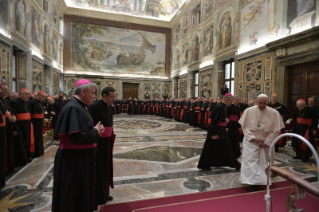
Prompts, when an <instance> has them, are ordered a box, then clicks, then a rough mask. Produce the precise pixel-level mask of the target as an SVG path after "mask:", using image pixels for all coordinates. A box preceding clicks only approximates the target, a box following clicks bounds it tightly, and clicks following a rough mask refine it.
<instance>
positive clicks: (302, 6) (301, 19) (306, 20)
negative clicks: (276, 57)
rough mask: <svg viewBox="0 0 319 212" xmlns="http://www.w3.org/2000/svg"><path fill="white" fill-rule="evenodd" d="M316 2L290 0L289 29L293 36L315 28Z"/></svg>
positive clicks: (311, 0) (310, 0) (313, 0)
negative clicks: (312, 27)
mask: <svg viewBox="0 0 319 212" xmlns="http://www.w3.org/2000/svg"><path fill="white" fill-rule="evenodd" d="M316 4H318V1H316V0H302V1H300V0H289V1H288V5H287V8H288V10H287V28H288V29H289V33H290V34H291V33H292V34H293V33H296V32H300V31H302V30H305V29H308V28H310V27H311V26H314V24H315V19H314V18H313V17H314V16H315V14H316ZM287 31H288V30H287Z"/></svg>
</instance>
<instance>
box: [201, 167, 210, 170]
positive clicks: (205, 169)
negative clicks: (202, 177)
mask: <svg viewBox="0 0 319 212" xmlns="http://www.w3.org/2000/svg"><path fill="white" fill-rule="evenodd" d="M201 170H202V171H210V170H212V169H211V168H210V167H208V168H204V169H201Z"/></svg>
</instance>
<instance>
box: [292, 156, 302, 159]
mask: <svg viewBox="0 0 319 212" xmlns="http://www.w3.org/2000/svg"><path fill="white" fill-rule="evenodd" d="M292 159H301V157H300V156H293V157H292Z"/></svg>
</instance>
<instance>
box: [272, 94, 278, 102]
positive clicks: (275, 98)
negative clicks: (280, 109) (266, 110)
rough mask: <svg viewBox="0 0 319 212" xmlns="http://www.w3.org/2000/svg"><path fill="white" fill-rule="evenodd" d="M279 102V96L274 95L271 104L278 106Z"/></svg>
mask: <svg viewBox="0 0 319 212" xmlns="http://www.w3.org/2000/svg"><path fill="white" fill-rule="evenodd" d="M277 102H278V94H276V93H273V94H272V95H271V103H273V104H276V103H277Z"/></svg>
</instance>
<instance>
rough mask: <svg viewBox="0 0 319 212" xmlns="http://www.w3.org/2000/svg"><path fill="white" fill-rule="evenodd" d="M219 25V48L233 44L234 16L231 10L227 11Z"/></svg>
mask: <svg viewBox="0 0 319 212" xmlns="http://www.w3.org/2000/svg"><path fill="white" fill-rule="evenodd" d="M219 23H220V25H219V50H220V51H222V50H224V48H226V47H228V46H230V45H231V40H232V39H231V38H232V18H231V14H230V12H226V13H225V14H224V15H223V16H222V17H221V19H220V22H219Z"/></svg>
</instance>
